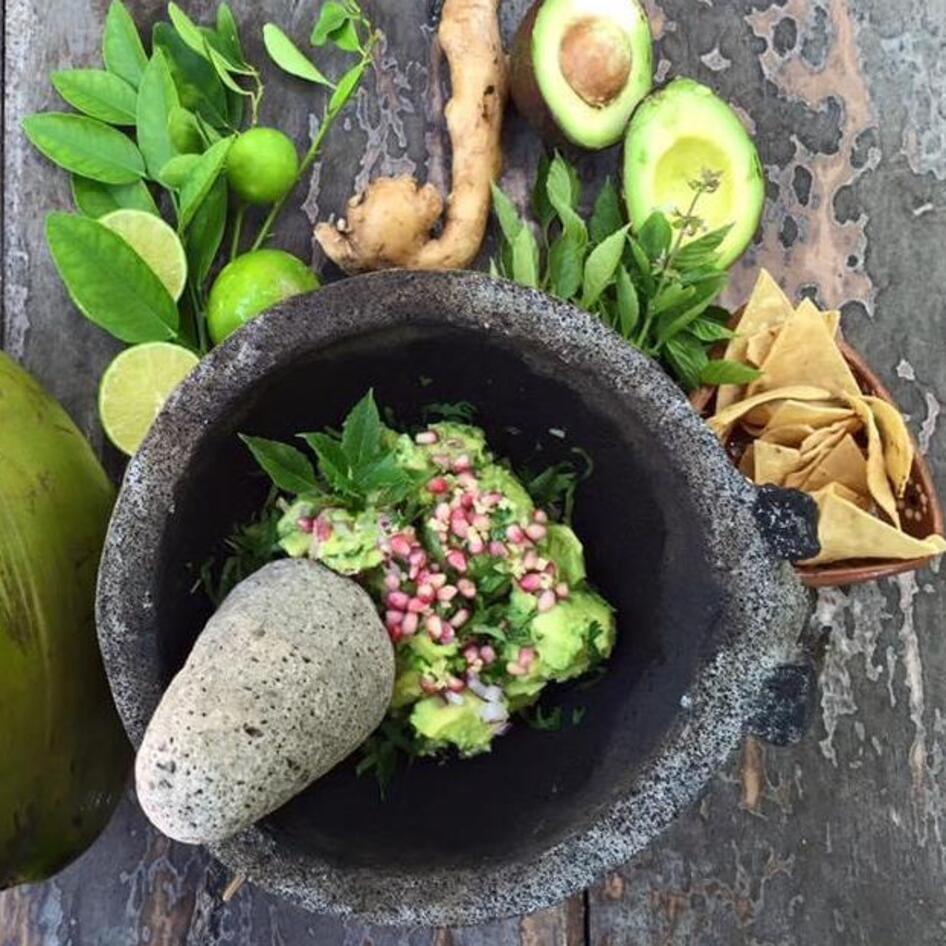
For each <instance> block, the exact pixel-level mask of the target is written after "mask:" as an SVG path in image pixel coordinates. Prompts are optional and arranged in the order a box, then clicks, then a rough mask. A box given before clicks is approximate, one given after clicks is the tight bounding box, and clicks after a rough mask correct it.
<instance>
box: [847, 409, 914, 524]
mask: <svg viewBox="0 0 946 946" xmlns="http://www.w3.org/2000/svg"><path fill="white" fill-rule="evenodd" d="M842 398H843V400H844V402H845V403H846V404H848V405H849V406H850V407H851V408H852V410H855V411H856V412H857V414H858V416H859V417H860V418H861V420H862V421H863V422H864V426H865V427H866V428H867V485H868V486H869V487H870V494H871V496H873V497H874V502H876V503H877V505H878V506H880V508H881V509H882V510H883V511H884V513H885V514H886V515H887V518H888V519H890V521H891V522H892V523H893V524H894V525H895V526H896V527H897V528H898V529H899V528H900V514H899V513H898V512H897V500H896V499H895V498H894V495H893V490H892V489H891V488H890V480H888V479H887V465H886V462H885V460H884V445H883V441H881V439H880V431H879V430H878V429H877V423H876V421H875V420H874V412H873V410H871V406H870V404H868V403H867V401H866V400H865V399H864V398H863V397H861V396H860V395H858V396H857V397H852V396H851V395H849V394H844V395H842Z"/></svg>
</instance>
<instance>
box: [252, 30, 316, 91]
mask: <svg viewBox="0 0 946 946" xmlns="http://www.w3.org/2000/svg"><path fill="white" fill-rule="evenodd" d="M263 44H264V45H265V46H266V52H268V53H269V58H270V59H272V60H273V62H274V63H276V65H277V66H279V68H280V69H282V71H283V72H288V73H289V75H291V76H296V77H298V78H299V79H305V80H306V81H307V82H314V83H316V84H317V85H326V86H329V88H331V87H332V83H331V82H330V81H329V80H328V79H327V78H326V77H325V76H324V75H322V73H321V72H320V71H319V70H318V69H317V68H316V67H315V66H314V65H313V63H312V62H311V61H310V60H309V58H308V57H307V56H305V55H304V54H303V53H302V52H301V51H300V50H299V48H298V47H297V46H296V44H295V43H294V42H293V41H292V40H291V39H290V38H289V37H288V36H287V35H286V34H285V33H284V32H283V31H282V30H281V29H280V28H279V27H278V26H276V24H275V23H267V24H266V25H265V26H264V27H263Z"/></svg>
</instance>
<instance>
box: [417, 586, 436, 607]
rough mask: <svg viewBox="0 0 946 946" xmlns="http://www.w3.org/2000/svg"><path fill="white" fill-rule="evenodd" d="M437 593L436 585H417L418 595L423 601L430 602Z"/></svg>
mask: <svg viewBox="0 0 946 946" xmlns="http://www.w3.org/2000/svg"><path fill="white" fill-rule="evenodd" d="M435 594H436V592H435V591H434V586H433V585H431V584H429V583H421V584H419V585H418V586H417V597H418V598H420V600H421V601H426V602H427V603H428V604H430V602H431V601H433V600H434V595H435Z"/></svg>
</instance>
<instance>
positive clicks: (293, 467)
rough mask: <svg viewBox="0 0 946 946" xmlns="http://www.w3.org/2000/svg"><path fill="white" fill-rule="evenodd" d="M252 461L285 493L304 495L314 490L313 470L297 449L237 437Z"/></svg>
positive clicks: (268, 441) (260, 438)
mask: <svg viewBox="0 0 946 946" xmlns="http://www.w3.org/2000/svg"><path fill="white" fill-rule="evenodd" d="M240 439H241V440H242V441H243V442H244V443H245V444H246V445H247V447H248V448H249V450H250V453H252V454H253V457H254V459H255V460H256V462H257V463H258V464H259V465H260V466H261V467H262V468H263V470H265V472H266V473H267V474H268V475H269V478H270V479H271V480H272V481H273V483H274V484H275V485H276V487H278V488H279V489H281V490H282V491H283V492H286V493H293V494H299V493H308V492H311V491H313V490H315V489H317V488H318V482H317V480H316V478H315V470H313V469H312V464H311V463H310V462H309V460H308V458H307V457H306V455H305V454H304V453H302V451H301V450H296V448H295V447H291V446H290V445H289V444H287V443H280V441H278V440H266V439H264V438H263V437H248V436H246V435H244V434H240Z"/></svg>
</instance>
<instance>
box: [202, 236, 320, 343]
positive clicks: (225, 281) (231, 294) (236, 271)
mask: <svg viewBox="0 0 946 946" xmlns="http://www.w3.org/2000/svg"><path fill="white" fill-rule="evenodd" d="M320 285H321V283H320V282H319V279H318V277H317V276H316V275H315V273H313V272H312V270H311V269H309V267H308V266H306V265H305V263H303V262H302V260H300V259H298V258H297V257H295V256H292V255H291V254H290V253H284V252H283V251H282V250H255V251H254V252H252V253H246V254H245V255H244V256H238V257H237V258H236V259H235V260H233V262H232V263H228V264H227V265H226V266H225V267H224V268H223V270H222V271H221V273H220V275H219V276H218V277H217V279H216V281H215V282H214V284H213V287H212V288H211V290H210V302H209V305H208V307H207V327H208V329H209V330H210V337H211V338H212V339H213V342H214V344H215V345H219V344H220V342H222V341H223V340H224V339H225V338H226V337H227V336H228V335H232V334H233V332H235V331H236V330H237V329H238V328H240V327H241V326H243V325H245V324H246V323H247V322H249V321H250V319H252V318H254V317H255V316H257V315H259V314H260V312H264V311H265V310H266V309H271V308H272V307H273V306H274V305H277V304H278V303H280V302H283V301H285V300H286V299H289V298H291V297H292V296H298V295H301V294H302V293H304V292H312V290H313V289H318V288H319V286H320Z"/></svg>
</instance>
